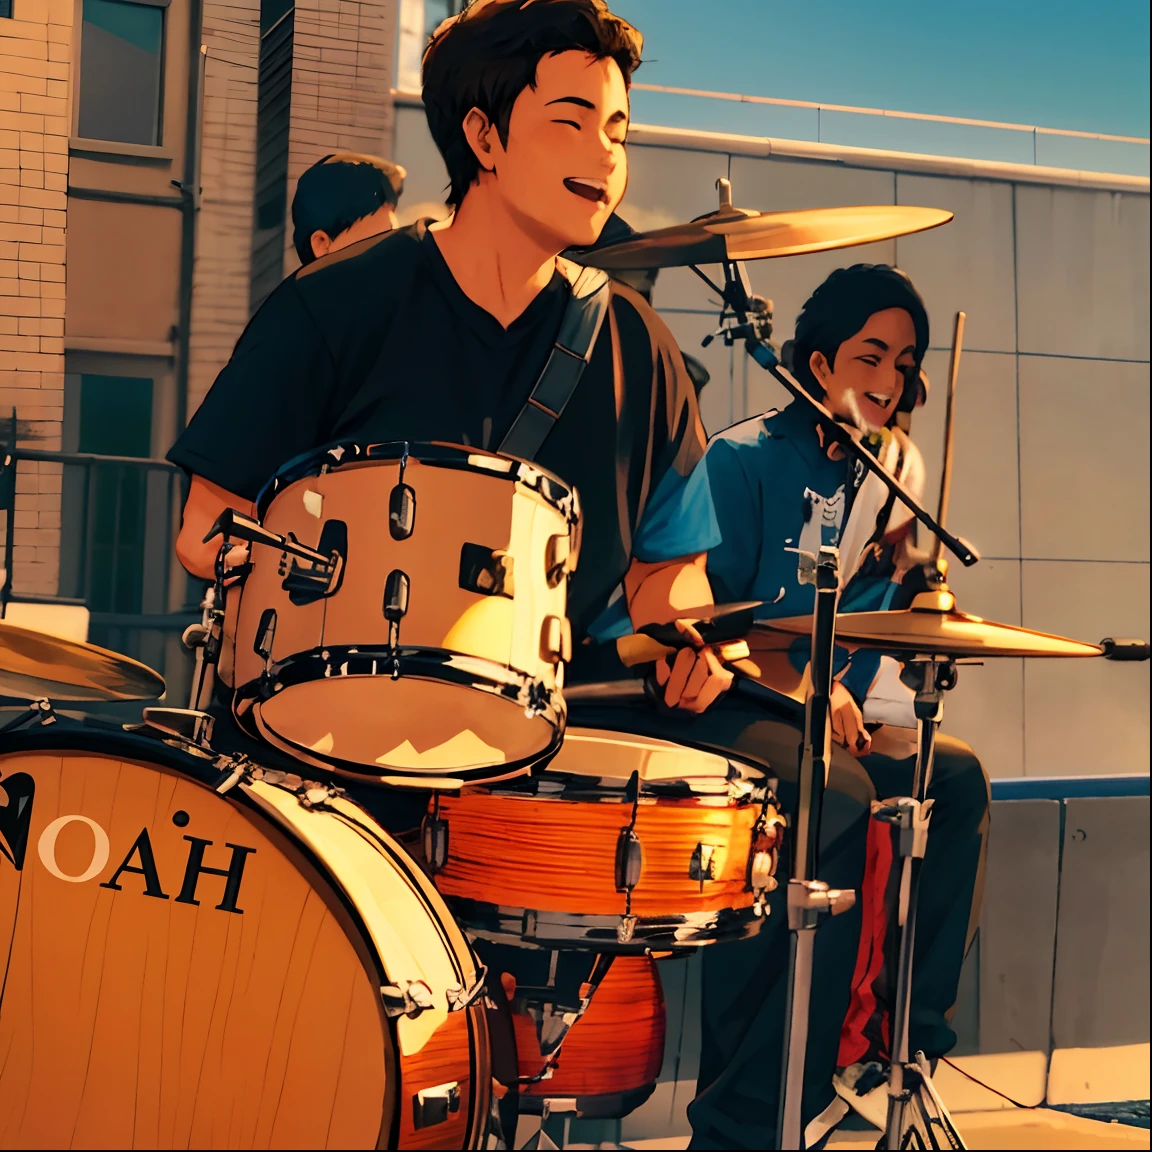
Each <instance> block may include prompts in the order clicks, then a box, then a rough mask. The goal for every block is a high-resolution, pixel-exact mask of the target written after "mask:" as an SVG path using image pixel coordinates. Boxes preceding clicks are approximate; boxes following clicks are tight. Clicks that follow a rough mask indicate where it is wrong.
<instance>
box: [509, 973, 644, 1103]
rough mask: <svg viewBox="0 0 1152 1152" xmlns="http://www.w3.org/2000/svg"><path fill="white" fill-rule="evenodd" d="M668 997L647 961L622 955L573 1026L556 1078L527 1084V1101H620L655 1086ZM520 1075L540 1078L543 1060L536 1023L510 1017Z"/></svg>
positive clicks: (555, 1069) (556, 1066)
mask: <svg viewBox="0 0 1152 1152" xmlns="http://www.w3.org/2000/svg"><path fill="white" fill-rule="evenodd" d="M665 1016H666V1013H665V1008H664V992H663V989H662V988H661V986H660V974H659V973H658V972H657V970H656V964H655V962H654V961H653V960H652V959H651V958H650V957H648V956H621V957H618V958H617V959H616V960H615V961H613V963H612V967H611V968H609V970H608V974H607V975H606V976H605V977H604V979H603V981H602V982H601V984H600V987H599V988H597V989H596V992H595V994H594V995H593V996H592V1002H591V1003H590V1004H589V1005H588V1010H587V1011H586V1012H585V1013H584V1015H583V1016H582V1017H581V1018H580V1019H579V1020H578V1021H577V1022H576V1023H575V1024H574V1025H573V1026H572V1030H571V1032H569V1033H568V1036H567V1037H566V1039H565V1040H564V1044H563V1046H562V1047H561V1049H560V1055H559V1056H558V1057H557V1059H556V1061H555V1063H554V1065H553V1072H552V1075H551V1076H550V1077H549V1078H548V1079H546V1080H541V1081H540V1082H539V1083H537V1084H530V1085H525V1087H524V1089H523V1091H524V1093H525V1094H526V1095H529V1096H565V1097H567V1096H575V1097H577V1098H579V1099H587V1098H588V1097H590V1096H620V1095H625V1094H630V1093H635V1092H639V1091H641V1090H642V1089H644V1088H647V1087H649V1086H650V1085H655V1083H656V1078H657V1077H658V1076H659V1075H660V1067H661V1065H662V1064H663V1062H664V1033H665V1026H666V1019H665ZM512 1022H513V1025H514V1027H515V1029H516V1049H517V1056H518V1059H519V1065H520V1075H521V1076H525V1077H531V1076H536V1075H538V1074H539V1073H540V1070H541V1067H542V1065H543V1061H542V1059H541V1057H540V1055H539V1042H538V1040H537V1038H536V1027H535V1024H534V1023H533V1021H532V1019H531V1018H530V1017H529V1016H527V1015H524V1014H522V1013H515V1014H514V1015H513V1017H512Z"/></svg>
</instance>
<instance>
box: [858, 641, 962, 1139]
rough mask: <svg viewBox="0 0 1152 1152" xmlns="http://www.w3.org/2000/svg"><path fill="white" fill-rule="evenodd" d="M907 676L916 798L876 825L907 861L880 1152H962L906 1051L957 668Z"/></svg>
mask: <svg viewBox="0 0 1152 1152" xmlns="http://www.w3.org/2000/svg"><path fill="white" fill-rule="evenodd" d="M904 678H905V679H906V680H907V681H908V682H909V685H910V686H911V687H915V689H916V701H915V709H916V728H917V749H916V768H915V772H914V774H913V777H912V795H911V796H903V797H901V798H899V799H898V800H894V801H892V802H891V803H890V804H888V805H886V806H885V807H884V808H881V809H880V811H879V812H877V813H876V819H878V820H882V821H884V822H885V823H887V824H891V825H892V826H893V827H895V828H897V829H898V830H899V837H898V845H897V854H898V856H899V857H900V860H901V876H900V889H899V896H898V897H897V903H898V907H897V909H896V924H897V932H898V933H899V939H900V946H899V950H898V953H897V962H896V963H897V968H896V996H895V1002H894V1009H893V1013H892V1038H891V1064H890V1068H889V1076H888V1122H887V1125H886V1127H885V1132H884V1137H883V1139H882V1140H881V1142H880V1143H879V1144H878V1145H877V1147H879V1148H888V1149H892V1150H895V1149H901V1148H964V1147H966V1145H965V1144H964V1141H963V1140H962V1139H961V1137H960V1134H959V1133H958V1132H957V1131H956V1127H955V1125H954V1124H953V1123H952V1118H951V1116H949V1114H948V1109H947V1108H946V1107H945V1106H944V1103H943V1101H942V1100H941V1099H940V1096H939V1094H938V1093H937V1091H936V1088H935V1086H934V1085H933V1083H932V1076H931V1072H930V1070H929V1067H928V1062H927V1061H926V1060H925V1058H924V1054H923V1053H922V1052H917V1053H916V1054H915V1060H913V1059H912V1054H911V1053H910V1052H909V1047H908V1023H909V1016H910V1014H911V1008H912V956H913V952H914V950H915V946H916V909H917V906H918V902H919V895H920V870H921V868H922V867H923V863H924V854H925V852H926V851H927V849H928V826H929V821H930V819H931V815H932V801H931V800H929V799H928V788H929V785H930V784H931V782H932V768H933V761H934V756H935V749H936V732H937V730H938V729H939V727H940V723H941V721H942V720H943V717H944V693H945V692H947V691H949V690H950V689H952V688H954V687H955V686H956V664H955V661H954V660H953V659H952V658H950V657H915V658H913V659H911V660H907V661H905V672H904ZM941 1140H943V1143H941Z"/></svg>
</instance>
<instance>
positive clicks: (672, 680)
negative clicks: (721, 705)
mask: <svg viewBox="0 0 1152 1152" xmlns="http://www.w3.org/2000/svg"><path fill="white" fill-rule="evenodd" d="M676 629H677V631H679V632H680V633H681V634H682V635H683V636H684V637H685V638H686V639H687V640H688V641H689V642H690V643H691V645H692V647H691V648H681V649H680V651H679V652H677V653H676V656H675V658H674V659H673V660H672V663H671V665H669V662H668V660H657V661H656V683H657V684H659V685H660V687H661V688H663V689H664V703H665V704H667V705H668V707H669V708H680V709H682V710H683V711H685V712H694V713H697V714H698V713H700V712H704V711H705V710H706V709H707V708H708V707H709V706H710V705H711V704H713V703H714V702H715V701H716V700H717V699H719V697H720V696H722V695H723V694H724V693H725V692H727V691H728V689H729V688H730V687H731V686H732V681H733V679H734V677H733V674H732V673H731V672H729V671H728V669H727V668H725V667H724V665H723V664H721V663H720V657H719V656H717V655H716V650H715V649H714V648H712V647H711V646H710V645H707V644H705V643H704V641H703V639H702V638H701V636H700V633H699V632H697V631H696V629H695V628H694V627H693V626H692V625H691V624H690V623H688V621H686V620H677V621H676Z"/></svg>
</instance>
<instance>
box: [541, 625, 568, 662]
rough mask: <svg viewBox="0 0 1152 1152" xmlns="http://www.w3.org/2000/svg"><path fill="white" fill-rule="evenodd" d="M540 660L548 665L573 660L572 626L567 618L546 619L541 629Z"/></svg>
mask: <svg viewBox="0 0 1152 1152" xmlns="http://www.w3.org/2000/svg"><path fill="white" fill-rule="evenodd" d="M540 659H541V660H544V661H545V662H546V663H548V664H556V663H559V662H560V661H561V660H563V661H565V662H567V661H569V660H571V659H572V625H571V624H570V623H569V622H568V619H567V617H563V618H562V617H560V616H545V617H544V623H543V625H542V626H541V628H540Z"/></svg>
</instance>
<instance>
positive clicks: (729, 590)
mask: <svg viewBox="0 0 1152 1152" xmlns="http://www.w3.org/2000/svg"><path fill="white" fill-rule="evenodd" d="M704 466H705V470H706V471H707V473H708V484H709V488H710V490H711V494H712V504H713V507H714V508H715V510H716V523H717V526H718V528H719V531H720V539H719V541H718V542H717V544H716V545H715V546H714V547H713V548H712V550H711V551H710V552H709V553H708V578H709V580H710V581H711V582H712V590H713V592H714V594H715V595H716V598H717V600H721V601H733V600H747V599H750V598H751V593H752V589H753V586H754V584H755V582H756V575H757V569H758V565H759V558H760V542H761V539H762V535H763V510H762V509H761V507H760V499H759V494H758V493H757V492H756V491H755V490H754V488H753V485H752V483H751V481H750V480H749V478H748V474H747V473H746V472H745V470H744V466H743V464H742V463H741V461H740V453H739V449H738V448H737V447H736V446H735V445H734V444H732V443H731V442H729V441H728V440H725V439H723V438H718V439H716V440H713V441H712V443H711V444H709V446H708V451H707V453H706V454H705V456H704Z"/></svg>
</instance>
